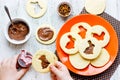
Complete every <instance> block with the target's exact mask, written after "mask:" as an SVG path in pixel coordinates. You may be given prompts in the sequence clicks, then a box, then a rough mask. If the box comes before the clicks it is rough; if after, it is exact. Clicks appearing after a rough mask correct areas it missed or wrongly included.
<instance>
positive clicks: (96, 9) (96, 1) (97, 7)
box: [85, 0, 106, 15]
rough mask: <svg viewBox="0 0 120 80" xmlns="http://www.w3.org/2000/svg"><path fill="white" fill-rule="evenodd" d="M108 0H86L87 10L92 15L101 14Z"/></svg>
mask: <svg viewBox="0 0 120 80" xmlns="http://www.w3.org/2000/svg"><path fill="white" fill-rule="evenodd" d="M105 7H106V0H86V1H85V9H86V11H87V12H89V13H90V14H94V15H97V14H101V13H103V11H104V10H105Z"/></svg>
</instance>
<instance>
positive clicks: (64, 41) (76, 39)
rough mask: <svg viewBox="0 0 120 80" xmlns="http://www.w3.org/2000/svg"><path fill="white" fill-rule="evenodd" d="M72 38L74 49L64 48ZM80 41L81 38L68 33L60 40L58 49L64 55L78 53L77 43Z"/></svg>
mask: <svg viewBox="0 0 120 80" xmlns="http://www.w3.org/2000/svg"><path fill="white" fill-rule="evenodd" d="M69 37H72V40H73V41H74V47H73V48H70V49H68V48H66V46H67V44H68V43H69V42H70V38H69ZM81 41H82V38H81V37H80V36H79V35H78V34H76V33H74V32H68V33H65V34H64V35H62V37H61V39H60V47H61V49H62V50H63V51H64V52H65V53H66V54H75V53H76V52H78V43H79V42H81Z"/></svg>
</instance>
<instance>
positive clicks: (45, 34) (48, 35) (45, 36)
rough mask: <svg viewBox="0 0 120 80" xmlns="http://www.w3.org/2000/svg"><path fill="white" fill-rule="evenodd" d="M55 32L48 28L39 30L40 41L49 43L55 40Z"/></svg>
mask: <svg viewBox="0 0 120 80" xmlns="http://www.w3.org/2000/svg"><path fill="white" fill-rule="evenodd" d="M53 35H54V32H53V30H51V29H50V28H48V27H44V28H40V29H39V30H38V36H39V39H40V40H42V41H48V40H50V39H52V38H53Z"/></svg>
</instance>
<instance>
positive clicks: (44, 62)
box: [32, 50, 58, 73]
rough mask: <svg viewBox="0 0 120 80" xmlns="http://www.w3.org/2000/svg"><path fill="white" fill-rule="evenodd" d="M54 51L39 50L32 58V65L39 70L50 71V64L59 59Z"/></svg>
mask: <svg viewBox="0 0 120 80" xmlns="http://www.w3.org/2000/svg"><path fill="white" fill-rule="evenodd" d="M57 60H58V59H57V57H56V55H55V54H54V53H52V52H50V51H47V50H39V51H37V52H36V53H35V54H34V55H33V58H32V66H33V68H34V69H35V70H36V71H38V72H43V73H45V72H49V66H50V65H51V64H54V63H55V61H57Z"/></svg>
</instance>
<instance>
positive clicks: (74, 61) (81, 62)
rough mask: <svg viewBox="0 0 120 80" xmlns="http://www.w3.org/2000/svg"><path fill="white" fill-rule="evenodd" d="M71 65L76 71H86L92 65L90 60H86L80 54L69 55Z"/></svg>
mask: <svg viewBox="0 0 120 80" xmlns="http://www.w3.org/2000/svg"><path fill="white" fill-rule="evenodd" d="M69 60H70V63H71V65H72V66H73V67H74V68H76V69H84V68H86V67H87V66H88V65H89V64H90V60H86V59H84V58H83V57H82V56H81V55H80V53H79V52H78V53H76V54H73V55H69Z"/></svg>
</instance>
